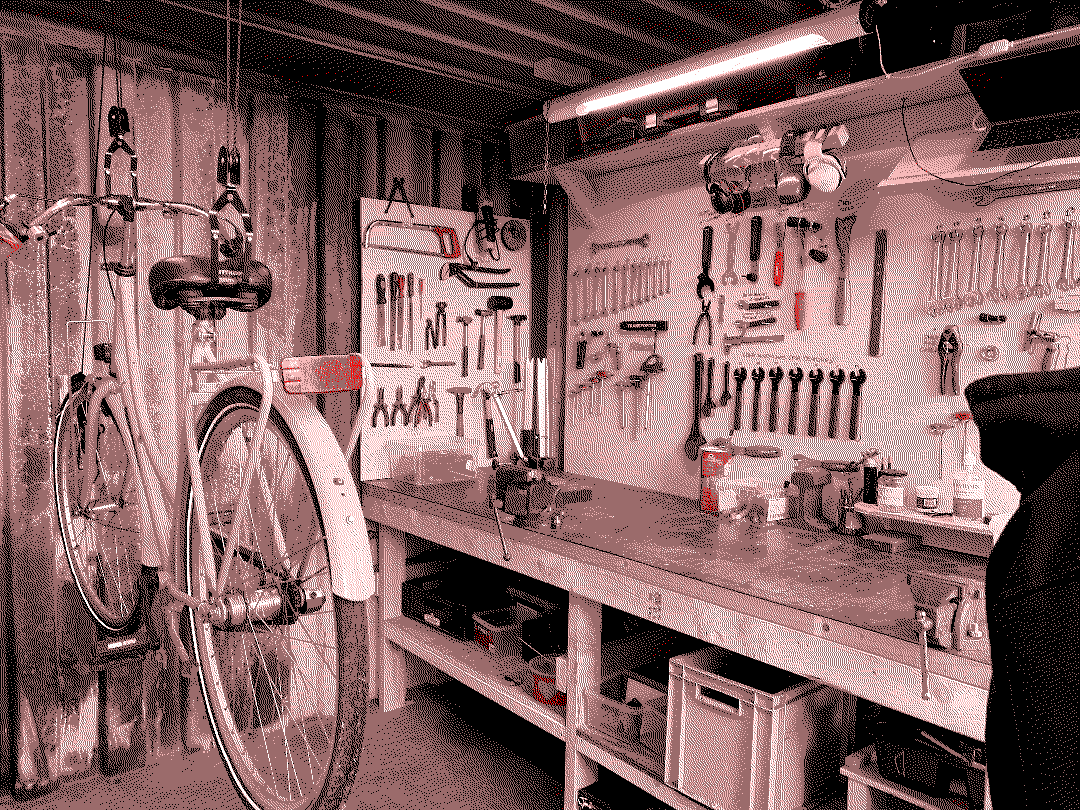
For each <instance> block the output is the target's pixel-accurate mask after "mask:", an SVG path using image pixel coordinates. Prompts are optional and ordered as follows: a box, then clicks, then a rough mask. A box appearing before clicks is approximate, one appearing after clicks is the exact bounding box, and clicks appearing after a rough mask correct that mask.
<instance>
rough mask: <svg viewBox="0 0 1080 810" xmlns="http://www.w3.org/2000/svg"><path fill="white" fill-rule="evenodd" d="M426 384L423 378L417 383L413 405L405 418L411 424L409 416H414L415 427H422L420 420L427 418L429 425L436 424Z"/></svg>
mask: <svg viewBox="0 0 1080 810" xmlns="http://www.w3.org/2000/svg"><path fill="white" fill-rule="evenodd" d="M425 382H426V380H425V378H424V377H421V378H420V379H419V380H417V382H416V393H415V394H413V401H412V405H410V406H409V410H408V412H407V413H406V416H405V423H406V424H408V422H409V415H410V414H411V415H412V416H413V420H414V421H413V425H414V426H416V427H420V420H421V419H423V418H424V417H425V416H426V417H427V421H428V425H429V426H430V425H433V424H435V417H434V415H433V414H432V412H431V405H430V404H429V403H428V399H427V391H426V390H425V387H424V383H425Z"/></svg>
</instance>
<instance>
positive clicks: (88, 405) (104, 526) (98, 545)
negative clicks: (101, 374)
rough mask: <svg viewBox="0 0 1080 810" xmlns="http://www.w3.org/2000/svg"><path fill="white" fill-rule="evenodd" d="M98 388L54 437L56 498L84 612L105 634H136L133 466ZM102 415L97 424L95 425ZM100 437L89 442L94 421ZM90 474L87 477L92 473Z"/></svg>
mask: <svg viewBox="0 0 1080 810" xmlns="http://www.w3.org/2000/svg"><path fill="white" fill-rule="evenodd" d="M99 384H101V383H100V381H98V382H95V381H93V380H88V381H86V382H85V383H84V384H83V385H81V386H79V387H78V388H75V389H74V390H73V391H72V392H71V393H70V394H69V395H68V396H67V397H66V398H65V399H64V402H63V404H62V405H61V406H60V415H59V416H58V417H57V420H56V435H55V436H54V438H53V496H54V499H55V504H56V515H57V519H58V522H59V524H60V536H61V538H62V539H63V543H64V554H65V556H66V557H67V562H68V567H69V568H70V569H71V574H72V578H73V579H74V580H75V586H76V588H77V589H78V591H79V594H80V596H81V597H82V600H83V603H84V604H85V605H86V609H87V610H88V611H89V612H90V615H91V616H92V617H93V618H94V620H95V621H96V622H97V623H98V624H99V625H100V626H101V627H102V628H104V629H105V630H106V631H107V632H109V633H114V634H119V633H128V632H133V631H134V630H135V628H136V627H137V625H138V623H139V621H140V616H139V611H138V606H139V593H138V588H137V586H138V579H139V573H140V570H141V568H142V563H141V547H140V535H139V514H140V513H139V510H140V508H141V507H140V502H139V497H138V487H137V483H136V478H135V477H136V475H137V474H138V471H137V470H136V469H135V465H134V463H133V459H132V457H131V455H130V454H129V452H128V451H129V448H128V446H127V443H126V442H125V441H124V434H123V432H122V431H121V426H120V422H119V420H117V418H116V415H115V414H114V413H113V412H112V411H111V409H110V408H109V406H108V404H107V403H106V402H105V401H104V400H100V404H95V402H96V400H95V397H94V391H95V389H96V387H97V386H98V385H99ZM92 416H96V419H91V417H92ZM94 421H96V422H97V431H96V434H97V435H96V436H87V435H86V434H87V425H88V422H94ZM87 473H89V475H88V474H87Z"/></svg>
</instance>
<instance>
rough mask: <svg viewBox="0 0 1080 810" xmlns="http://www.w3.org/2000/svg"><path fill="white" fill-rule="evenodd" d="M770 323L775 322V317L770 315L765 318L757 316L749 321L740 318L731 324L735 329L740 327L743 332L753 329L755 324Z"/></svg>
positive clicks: (765, 324) (764, 324)
mask: <svg viewBox="0 0 1080 810" xmlns="http://www.w3.org/2000/svg"><path fill="white" fill-rule="evenodd" d="M770 323H776V318H775V317H773V316H771V315H770V316H768V317H766V318H757V319H754V320H750V321H744V320H741V319H740V320H737V321H735V322H734V323H733V324H732V326H734V327H735V328H736V329H742V330H743V331H744V332H745V331H746V330H749V329H753V328H754V327H755V326H767V325H768V324H770Z"/></svg>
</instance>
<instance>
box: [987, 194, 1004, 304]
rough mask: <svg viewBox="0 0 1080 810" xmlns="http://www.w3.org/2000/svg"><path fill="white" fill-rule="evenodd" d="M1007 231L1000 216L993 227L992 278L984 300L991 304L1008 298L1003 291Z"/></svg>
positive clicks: (1002, 217)
mask: <svg viewBox="0 0 1080 810" xmlns="http://www.w3.org/2000/svg"><path fill="white" fill-rule="evenodd" d="M1008 230H1009V226H1008V225H1006V224H1005V215H1004V214H1002V215H1001V216H999V217H998V223H997V225H995V226H994V233H996V234H997V246H996V248H995V249H994V277H993V278H991V279H990V287H989V288H988V289H987V290H986V300H987V301H989V302H990V303H992V304H1000V303H1001V302H1002V301H1005V300H1006V299H1007V297H1008V291H1007V290H1006V289H1005V234H1006V233H1008ZM999 278H1000V280H1001V281H1000V283H999V282H998V279H999Z"/></svg>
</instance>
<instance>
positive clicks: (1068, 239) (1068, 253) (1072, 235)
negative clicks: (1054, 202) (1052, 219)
mask: <svg viewBox="0 0 1080 810" xmlns="http://www.w3.org/2000/svg"><path fill="white" fill-rule="evenodd" d="M1074 210H1076V209H1074V208H1073V207H1072V206H1069V207H1068V208H1067V209H1066V210H1065V219H1064V221H1063V222H1062V224H1063V225H1064V226H1065V252H1064V253H1063V254H1062V256H1061V278H1059V279H1058V281H1057V288H1058V289H1059V290H1068V289H1071V288H1072V286H1073V280H1072V266H1073V242H1074V240H1075V239H1076V227H1075V226H1076V223H1075V222H1074V221H1073V218H1072V213H1073V211H1074Z"/></svg>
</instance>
